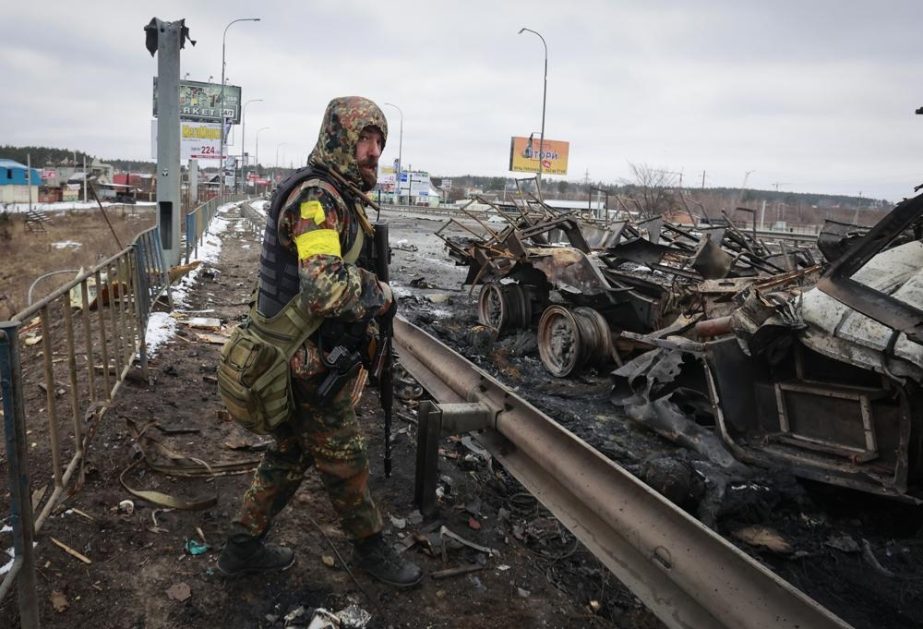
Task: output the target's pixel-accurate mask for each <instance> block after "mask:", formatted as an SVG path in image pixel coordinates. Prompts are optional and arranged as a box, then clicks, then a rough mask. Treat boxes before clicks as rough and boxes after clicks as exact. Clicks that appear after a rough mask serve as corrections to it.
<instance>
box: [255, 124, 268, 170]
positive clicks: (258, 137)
mask: <svg viewBox="0 0 923 629" xmlns="http://www.w3.org/2000/svg"><path fill="white" fill-rule="evenodd" d="M268 128H269V127H260V128H259V129H257V130H256V159H255V160H254V161H255V162H256V165H257V166H259V165H260V134H261V133H262V132H263V131H265V130H266V129H268Z"/></svg>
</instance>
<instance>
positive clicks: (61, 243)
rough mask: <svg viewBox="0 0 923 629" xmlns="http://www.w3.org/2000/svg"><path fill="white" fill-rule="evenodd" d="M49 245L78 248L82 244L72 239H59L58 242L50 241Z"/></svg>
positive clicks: (61, 247)
mask: <svg viewBox="0 0 923 629" xmlns="http://www.w3.org/2000/svg"><path fill="white" fill-rule="evenodd" d="M51 246H52V247H54V248H55V249H79V248H80V247H82V246H83V243H82V242H76V241H74V240H59V241H58V242H53V243H51Z"/></svg>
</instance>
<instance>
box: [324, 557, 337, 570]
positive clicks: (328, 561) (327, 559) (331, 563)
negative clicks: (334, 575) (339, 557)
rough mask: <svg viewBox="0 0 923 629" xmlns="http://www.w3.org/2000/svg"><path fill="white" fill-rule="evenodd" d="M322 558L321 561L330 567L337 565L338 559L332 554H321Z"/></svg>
mask: <svg viewBox="0 0 923 629" xmlns="http://www.w3.org/2000/svg"><path fill="white" fill-rule="evenodd" d="M320 560H321V563H323V564H324V565H325V566H327V567H328V568H333V567H334V566H335V565H337V562H336V559H334V558H333V556H332V555H321V556H320Z"/></svg>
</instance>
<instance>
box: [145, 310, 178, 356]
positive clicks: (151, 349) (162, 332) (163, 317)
mask: <svg viewBox="0 0 923 629" xmlns="http://www.w3.org/2000/svg"><path fill="white" fill-rule="evenodd" d="M175 335H176V319H174V318H173V317H171V316H170V314H169V313H167V312H152V313H151V317H150V318H149V319H148V320H147V332H146V334H145V341H146V342H147V355H148V357H149V358H150V357H153V356H154V355H156V354H157V350H158V349H159V348H160V346H161V345H163V344H164V343H166V342H167V341H169V340H170V339H172V338H173V337H174V336H175Z"/></svg>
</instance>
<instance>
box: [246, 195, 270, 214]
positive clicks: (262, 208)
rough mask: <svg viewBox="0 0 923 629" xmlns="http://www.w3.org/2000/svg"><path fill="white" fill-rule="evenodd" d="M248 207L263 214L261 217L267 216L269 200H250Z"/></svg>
mask: <svg viewBox="0 0 923 629" xmlns="http://www.w3.org/2000/svg"><path fill="white" fill-rule="evenodd" d="M250 207H251V208H253V209H254V210H256V211H257V212H259V213H260V214H262V215H263V217H266V216H268V214H269V201H266V200H265V199H261V200H259V201H251V202H250Z"/></svg>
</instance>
